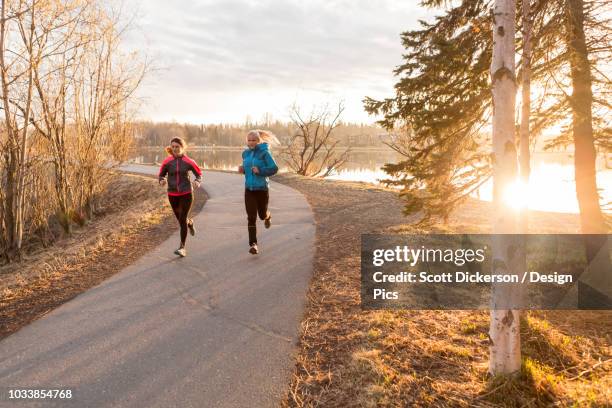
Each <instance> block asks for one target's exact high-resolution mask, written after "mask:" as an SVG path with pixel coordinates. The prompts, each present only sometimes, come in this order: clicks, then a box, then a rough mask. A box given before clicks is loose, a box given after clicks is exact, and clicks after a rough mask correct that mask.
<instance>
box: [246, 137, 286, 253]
mask: <svg viewBox="0 0 612 408" xmlns="http://www.w3.org/2000/svg"><path fill="white" fill-rule="evenodd" d="M269 142H276V143H278V139H276V136H274V135H273V134H272V133H270V132H267V131H265V130H251V131H249V133H248V134H247V149H246V150H245V151H244V152H242V166H240V167H239V168H238V171H239V172H240V173H242V174H244V187H245V188H244V205H245V207H246V212H247V221H248V222H247V224H248V230H249V247H250V248H249V252H250V253H251V254H253V255H255V254H257V253H258V252H259V251H258V249H257V227H256V226H255V221H256V220H257V215H259V218H260V219H262V220H263V221H264V225H265V227H266V228H270V225H272V215H271V214H270V211H268V201H269V199H270V196H269V194H268V186H269V180H268V177H269V176H272V175H274V174H276V172H278V166H277V165H276V162H275V161H274V158H273V157H272V154H271V153H270V150H269V145H268V143H269Z"/></svg>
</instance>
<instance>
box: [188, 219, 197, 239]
mask: <svg viewBox="0 0 612 408" xmlns="http://www.w3.org/2000/svg"><path fill="white" fill-rule="evenodd" d="M187 228H189V233H190V234H191V236H194V235H195V231H196V230H195V225H193V220H191V222H190V223H189V224H187Z"/></svg>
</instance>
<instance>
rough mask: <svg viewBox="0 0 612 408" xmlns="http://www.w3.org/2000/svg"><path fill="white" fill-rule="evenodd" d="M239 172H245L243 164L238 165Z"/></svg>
mask: <svg viewBox="0 0 612 408" xmlns="http://www.w3.org/2000/svg"><path fill="white" fill-rule="evenodd" d="M238 173H240V174H244V167H243V166H242V165H240V166H238Z"/></svg>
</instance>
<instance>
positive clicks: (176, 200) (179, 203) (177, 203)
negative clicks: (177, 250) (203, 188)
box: [168, 193, 193, 248]
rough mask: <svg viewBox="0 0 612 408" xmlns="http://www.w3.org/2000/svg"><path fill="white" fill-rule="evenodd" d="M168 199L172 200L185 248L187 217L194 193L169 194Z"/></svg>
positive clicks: (182, 243) (182, 244)
mask: <svg viewBox="0 0 612 408" xmlns="http://www.w3.org/2000/svg"><path fill="white" fill-rule="evenodd" d="M168 200H170V205H171V206H172V211H174V215H175V216H176V219H177V220H178V222H179V225H180V226H181V248H183V247H185V240H186V239H187V219H188V217H189V211H190V210H191V204H192V203H193V193H190V194H184V195H180V196H172V195H169V196H168ZM192 222H193V221H192Z"/></svg>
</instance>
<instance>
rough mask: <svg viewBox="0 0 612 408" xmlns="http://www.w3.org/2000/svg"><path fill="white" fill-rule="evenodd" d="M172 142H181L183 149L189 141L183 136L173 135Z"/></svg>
mask: <svg viewBox="0 0 612 408" xmlns="http://www.w3.org/2000/svg"><path fill="white" fill-rule="evenodd" d="M172 143H178V144H180V145H181V146H182V147H183V149H184V148H186V147H187V143H186V142H185V140H183V138H181V137H173V138H172V140H171V141H170V144H172Z"/></svg>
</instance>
